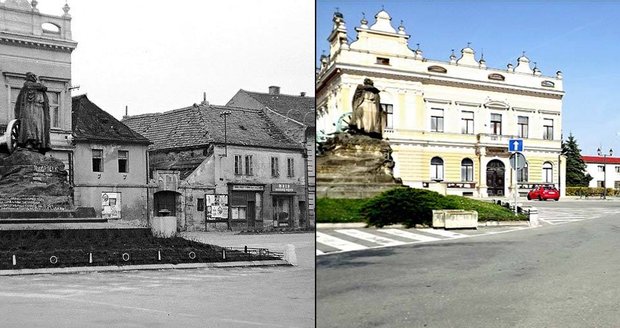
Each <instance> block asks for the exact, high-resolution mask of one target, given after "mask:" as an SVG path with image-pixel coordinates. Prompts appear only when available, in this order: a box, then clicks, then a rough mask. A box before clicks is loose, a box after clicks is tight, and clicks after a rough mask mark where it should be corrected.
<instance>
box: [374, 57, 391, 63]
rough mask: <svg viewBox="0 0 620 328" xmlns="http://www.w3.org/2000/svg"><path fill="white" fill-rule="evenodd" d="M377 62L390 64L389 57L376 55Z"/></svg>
mask: <svg viewBox="0 0 620 328" xmlns="http://www.w3.org/2000/svg"><path fill="white" fill-rule="evenodd" d="M377 64H379V65H389V64H390V59H389V58H384V57H377Z"/></svg>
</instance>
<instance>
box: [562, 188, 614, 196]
mask: <svg viewBox="0 0 620 328" xmlns="http://www.w3.org/2000/svg"><path fill="white" fill-rule="evenodd" d="M603 189H604V188H603V187H566V196H581V197H600V196H601V195H603ZM618 195H620V190H617V189H613V188H607V196H618Z"/></svg>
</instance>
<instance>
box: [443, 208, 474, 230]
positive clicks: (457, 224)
mask: <svg viewBox="0 0 620 328" xmlns="http://www.w3.org/2000/svg"><path fill="white" fill-rule="evenodd" d="M444 221H445V228H446V229H477V228H478V212H476V211H460V210H453V211H446V214H445V218H444Z"/></svg>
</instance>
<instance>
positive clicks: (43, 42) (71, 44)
mask: <svg viewBox="0 0 620 328" xmlns="http://www.w3.org/2000/svg"><path fill="white" fill-rule="evenodd" d="M0 44H5V45H13V46H17V47H29V48H37V49H46V50H56V51H63V52H69V53H70V52H72V51H73V50H74V49H75V48H76V47H77V42H75V41H71V40H62V39H56V38H48V37H45V36H33V35H26V34H20V33H13V32H7V31H0Z"/></svg>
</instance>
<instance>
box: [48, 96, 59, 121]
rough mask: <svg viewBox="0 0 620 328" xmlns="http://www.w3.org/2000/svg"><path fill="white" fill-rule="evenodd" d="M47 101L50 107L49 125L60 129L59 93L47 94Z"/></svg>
mask: <svg viewBox="0 0 620 328" xmlns="http://www.w3.org/2000/svg"><path fill="white" fill-rule="evenodd" d="M47 99H48V100H49V105H50V123H51V126H52V127H53V128H59V127H60V93H59V92H48V93H47Z"/></svg>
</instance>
